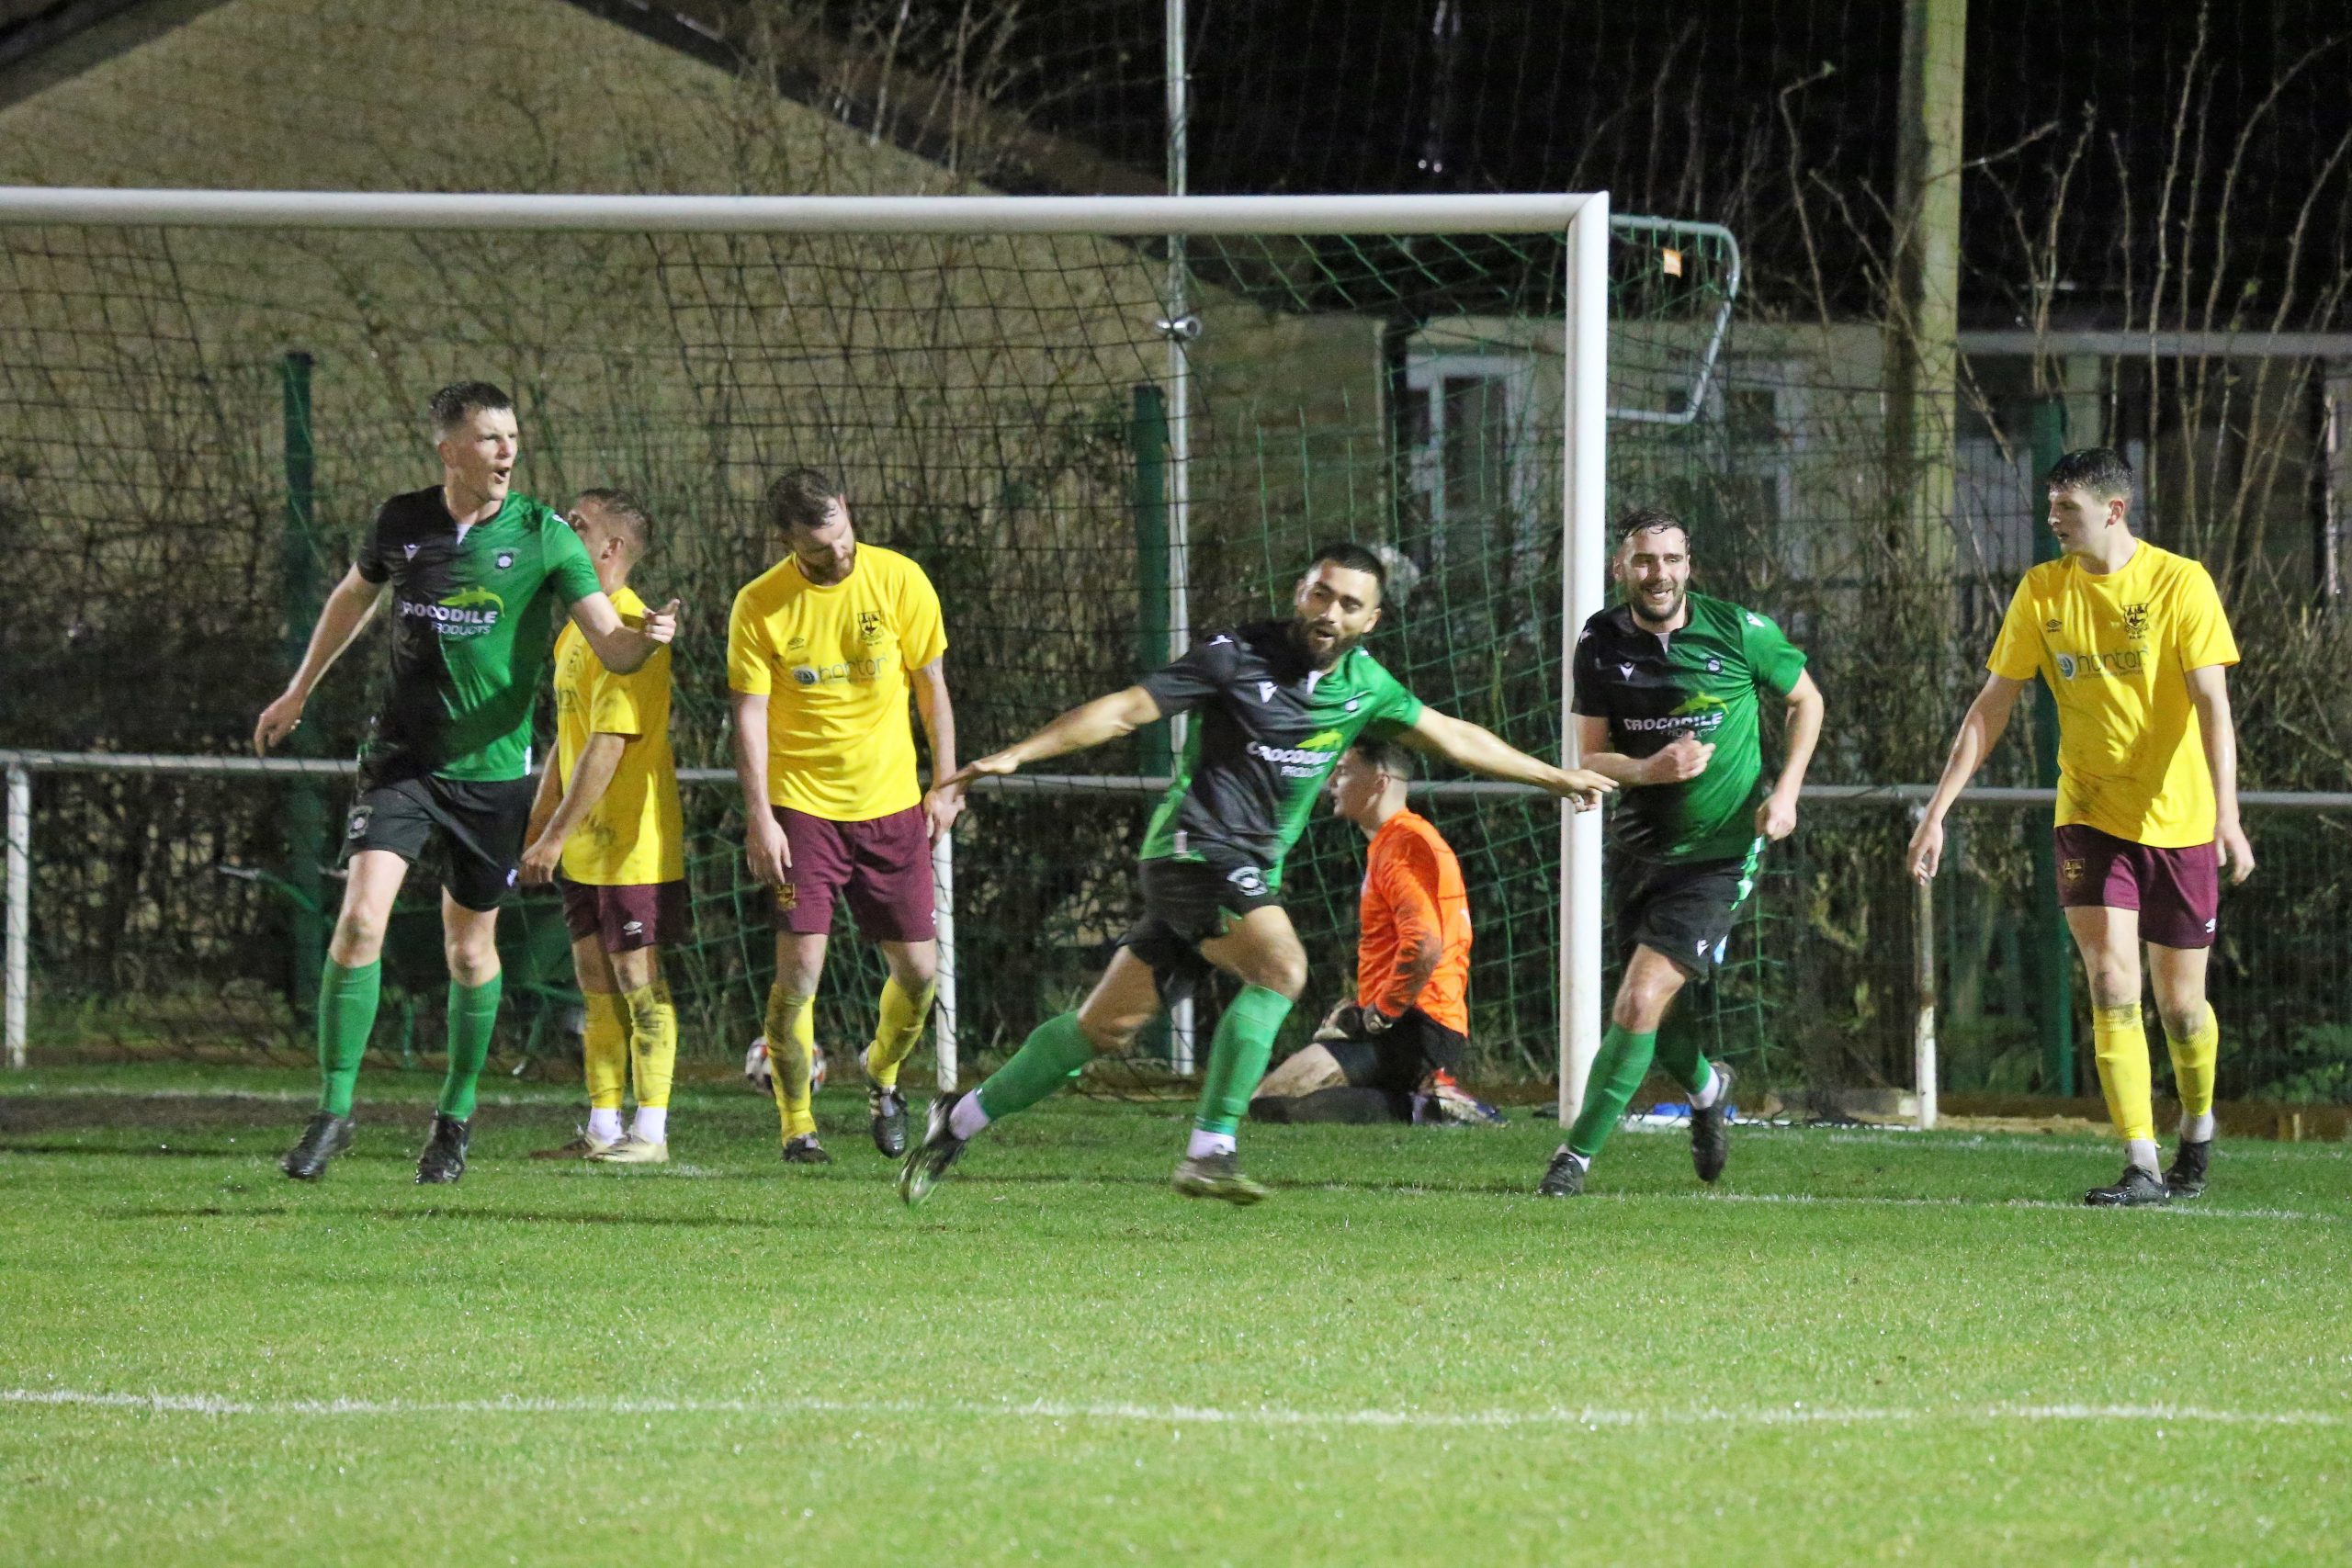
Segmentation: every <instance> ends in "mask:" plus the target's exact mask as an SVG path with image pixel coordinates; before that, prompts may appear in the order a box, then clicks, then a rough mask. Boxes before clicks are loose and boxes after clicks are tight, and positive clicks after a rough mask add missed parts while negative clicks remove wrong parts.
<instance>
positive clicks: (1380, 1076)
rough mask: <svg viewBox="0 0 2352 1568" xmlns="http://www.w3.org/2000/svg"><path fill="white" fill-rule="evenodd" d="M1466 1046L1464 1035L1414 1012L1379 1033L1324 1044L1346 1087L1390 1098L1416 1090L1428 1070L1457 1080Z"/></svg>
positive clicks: (1410, 1093)
mask: <svg viewBox="0 0 2352 1568" xmlns="http://www.w3.org/2000/svg"><path fill="white" fill-rule="evenodd" d="M1469 1048H1470V1038H1469V1036H1468V1035H1465V1034H1456V1033H1455V1032H1453V1030H1451V1029H1448V1028H1447V1027H1446V1026H1445V1025H1443V1024H1442V1023H1440V1022H1439V1021H1437V1020H1435V1019H1433V1018H1431V1017H1430V1015H1429V1014H1427V1013H1425V1012H1423V1011H1422V1010H1420V1009H1419V1008H1407V1009H1406V1010H1404V1012H1403V1013H1402V1014H1401V1015H1400V1016H1399V1017H1398V1018H1397V1021H1396V1022H1394V1023H1392V1024H1390V1025H1389V1026H1388V1027H1387V1028H1386V1029H1385V1030H1384V1031H1382V1032H1380V1033H1378V1034H1363V1035H1359V1036H1357V1037H1355V1038H1353V1039H1349V1040H1326V1041H1325V1042H1323V1049H1325V1050H1326V1051H1329V1052H1330V1053H1331V1059H1332V1060H1333V1061H1335V1062H1337V1063H1339V1064H1340V1072H1342V1073H1344V1074H1346V1075H1347V1079H1348V1085H1349V1087H1350V1088H1351V1089H1383V1090H1385V1091H1386V1092H1387V1093H1389V1094H1392V1095H1412V1094H1416V1093H1418V1092H1419V1090H1420V1087H1421V1080H1422V1079H1423V1078H1425V1077H1429V1076H1430V1073H1432V1072H1446V1073H1451V1074H1453V1076H1454V1077H1461V1076H1462V1055H1463V1053H1464V1051H1466V1050H1468V1049H1469Z"/></svg>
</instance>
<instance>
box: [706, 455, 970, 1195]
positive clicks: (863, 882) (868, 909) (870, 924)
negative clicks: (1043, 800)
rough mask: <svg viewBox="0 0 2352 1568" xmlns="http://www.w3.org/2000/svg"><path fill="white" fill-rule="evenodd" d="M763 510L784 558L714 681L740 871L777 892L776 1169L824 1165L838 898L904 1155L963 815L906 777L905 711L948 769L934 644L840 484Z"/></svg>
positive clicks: (940, 670)
mask: <svg viewBox="0 0 2352 1568" xmlns="http://www.w3.org/2000/svg"><path fill="white" fill-rule="evenodd" d="M763 512H764V515H765V517H766V520H767V522H768V524H769V525H770V526H771V527H773V528H775V531H776V532H777V534H778V535H779V536H780V537H781V538H782V541H783V544H784V546H785V549H786V555H785V558H784V559H783V560H781V561H779V562H777V563H776V565H775V566H774V567H772V568H770V569H769V570H767V571H765V572H763V573H762V574H761V575H760V576H759V577H756V578H754V579H752V581H751V582H750V583H748V584H746V585H745V587H744V588H743V591H742V592H740V593H738V594H736V596H735V610H734V614H733V615H732V616H731V617H730V618H729V622H728V626H727V683H728V685H729V687H730V688H731V689H732V690H733V692H734V694H735V770H736V775H737V778H738V779H739V780H740V782H741V784H742V789H743V815H744V822H745V832H744V857H745V859H746V861H747V862H748V863H749V864H750V867H751V873H752V876H753V877H754V878H756V879H757V880H758V881H760V882H761V883H762V884H763V885H764V886H768V887H770V888H773V889H774V890H775V931H776V936H775V985H774V987H772V988H771V989H770V991H769V993H768V1005H767V1040H768V1060H769V1063H770V1065H771V1067H772V1071H773V1082H774V1085H775V1103H776V1116H777V1120H778V1122H779V1123H780V1125H781V1128H782V1132H783V1137H784V1157H785V1159H786V1161H788V1162H790V1163H793V1164H797V1165H822V1164H826V1163H828V1162H830V1161H831V1158H832V1156H831V1155H829V1154H827V1153H826V1152H825V1150H824V1147H823V1145H820V1143H819V1142H818V1140H817V1122H816V1118H815V1116H814V1115H813V1113H812V1112H811V1110H810V1105H809V1099H810V1086H809V1066H810V1057H811V1055H812V1054H813V1051H814V1048H815V1044H816V1028H815V1021H814V1017H813V1009H814V1003H815V998H816V994H817V982H818V979H819V978H820V976H821V975H822V974H823V972H824V966H825V944H826V942H827V940H828V935H829V933H830V932H831V930H832V924H833V905H834V903H835V901H836V900H839V899H844V898H845V899H846V900H847V901H848V903H849V908H850V914H851V916H852V917H853V918H854V919H855V921H856V924H857V929H858V931H859V932H860V933H861V934H862V935H864V936H865V938H866V940H867V941H869V942H873V943H874V944H875V945H876V947H878V948H880V949H881V952H882V958H883V962H884V963H885V964H887V965H888V968H889V972H890V973H889V977H888V979H887V980H886V981H884V983H883V986H882V999H881V1009H880V1018H879V1020H878V1021H877V1023H876V1027H875V1032H874V1039H873V1042H872V1043H870V1044H869V1045H868V1046H867V1047H866V1049H865V1077H866V1085H867V1089H866V1109H867V1112H868V1116H869V1120H870V1123H871V1130H872V1133H873V1136H874V1145H875V1147H876V1148H877V1149H879V1150H881V1151H882V1153H883V1154H885V1155H887V1156H891V1157H893V1158H895V1157H897V1156H899V1155H901V1154H903V1153H904V1152H905V1151H906V1143H907V1108H906V1100H905V1098H904V1097H903V1096H902V1095H901V1094H900V1093H899V1064H900V1063H902V1062H904V1061H905V1060H906V1058H907V1055H908V1053H910V1051H912V1050H913V1049H914V1047H915V1043H916V1042H917V1041H918V1040H920V1039H921V1038H922V1030H923V1024H924V1022H925V1021H926V1020H928V1019H929V1017H930V1016H931V999H932V989H933V984H934V983H935V981H936V979H937V977H938V974H939V944H938V942H937V941H936V940H935V934H936V933H935V931H934V928H933V923H932V921H933V895H932V877H931V847H932V845H933V842H934V841H936V840H937V839H938V838H939V837H940V835H941V834H943V833H944V832H946V831H947V830H948V829H949V828H950V827H951V826H953V824H954V823H955V820H956V815H957V814H958V813H959V812H960V811H961V810H962V809H963V803H962V798H961V794H960V792H949V793H948V794H946V795H942V794H941V793H940V792H939V791H938V790H936V789H934V790H933V791H932V792H931V793H930V794H929V795H925V794H924V793H923V792H922V788H921V787H920V785H918V784H917V783H916V779H915V742H914V730H913V727H912V725H911V724H910V723H909V721H908V717H907V699H908V696H909V694H912V696H913V698H914V705H915V710H916V711H917V712H918V713H920V714H921V715H922V724H923V729H924V732H925V734H926V736H927V737H928V739H929V740H930V742H931V766H932V776H933V778H934V779H944V778H945V777H947V776H948V775H949V774H951V773H954V772H955V771H956V716H955V712H954V709H953V708H952V707H951V705H949V702H948V697H947V673H946V665H945V663H944V656H945V654H946V651H947V636H946V633H945V631H944V629H943V628H942V626H941V624H940V615H939V596H938V595H937V594H936V593H934V592H933V591H932V586H931V580H930V579H929V578H927V577H925V576H924V575H923V572H922V568H921V567H919V566H917V565H916V564H915V563H914V562H913V561H911V560H910V559H908V558H906V557H905V556H902V555H899V553H898V552H897V551H895V550H886V549H884V548H882V547H880V546H878V545H867V544H861V543H859V542H858V539H857V536H856V530H855V527H854V525H853V524H852V522H851V519H850V510H849V501H848V498H847V497H846V496H845V495H843V493H842V488H841V486H839V485H838V484H836V483H834V482H833V480H832V479H830V478H828V477H827V476H826V475H824V474H822V473H820V472H819V471H818V470H816V469H814V468H795V469H793V470H792V471H790V472H789V473H786V474H785V475H783V476H782V477H781V478H779V479H776V481H775V483H774V484H772V485H770V486H769V487H768V491H767V497H766V500H765V502H764V504H763Z"/></svg>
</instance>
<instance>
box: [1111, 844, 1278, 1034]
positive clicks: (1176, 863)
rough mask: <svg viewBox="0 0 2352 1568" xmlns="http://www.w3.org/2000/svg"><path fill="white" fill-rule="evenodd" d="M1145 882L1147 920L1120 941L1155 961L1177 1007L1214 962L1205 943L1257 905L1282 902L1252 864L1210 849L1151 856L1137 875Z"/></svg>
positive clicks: (1166, 994)
mask: <svg viewBox="0 0 2352 1568" xmlns="http://www.w3.org/2000/svg"><path fill="white" fill-rule="evenodd" d="M1137 880H1138V881H1140V882H1141V883H1142V885H1143V919H1139V920H1137V921H1136V923H1135V924H1134V925H1133V926H1130V927H1129V928H1128V929H1127V934H1126V935H1125V936H1123V937H1121V938H1120V939H1119V945H1120V946H1121V947H1124V948H1125V949H1127V951H1129V952H1130V953H1134V954H1135V955H1136V957H1137V958H1140V959H1142V960H1143V961H1144V962H1145V963H1146V964H1149V965H1151V977H1152V979H1153V981H1154V982H1155V983H1156V984H1157V985H1158V986H1159V999H1160V1001H1161V1003H1162V1004H1163V1005H1165V1006H1168V1007H1173V1006H1175V1005H1176V1003H1177V1002H1178V1001H1179V1000H1181V999H1182V998H1185V997H1189V996H1191V995H1192V994H1193V992H1194V991H1195V990H1196V989H1198V988H1199V987H1200V984H1201V982H1202V981H1203V980H1204V979H1205V978H1207V976H1208V974H1209V971H1210V969H1211V968H1212V967H1213V965H1211V964H1210V963H1209V961H1208V960H1207V959H1205V958H1204V957H1202V956H1201V943H1203V942H1207V941H1209V940H1210V939H1211V938H1213V937H1218V936H1222V935H1224V934H1225V933H1226V931H1228V930H1230V929H1231V928H1232V925H1233V922H1234V921H1235V920H1237V919H1239V918H1240V917H1242V916H1243V915H1246V914H1248V913H1249V912H1250V910H1252V909H1262V908H1265V907H1266V906H1267V905H1269V904H1280V903H1281V902H1282V900H1281V899H1280V898H1278V897H1275V895H1274V890H1273V888H1272V886H1271V885H1270V884H1269V883H1268V882H1267V880H1266V870H1265V868H1264V867H1263V866H1261V865H1258V864H1256V863H1253V862H1250V861H1244V860H1242V859H1240V858H1238V857H1237V856H1233V855H1227V854H1221V853H1219V852H1216V851H1214V850H1213V851H1210V852H1207V853H1205V854H1203V855H1201V856H1200V857H1198V858H1197V859H1188V860H1172V859H1170V860H1148V861H1146V862H1144V863H1143V866H1142V869H1141V873H1140V874H1139V876H1138V878H1137Z"/></svg>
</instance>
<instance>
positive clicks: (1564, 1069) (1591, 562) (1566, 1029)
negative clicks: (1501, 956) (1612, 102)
mask: <svg viewBox="0 0 2352 1568" xmlns="http://www.w3.org/2000/svg"><path fill="white" fill-rule="evenodd" d="M1567 251H1568V256H1567V319H1568V321H1567V363H1566V376H1565V378H1564V381H1565V387H1564V390H1565V393H1566V397H1565V402H1564V408H1563V412H1565V413H1566V419H1565V420H1564V421H1563V423H1564V424H1565V425H1566V451H1565V452H1564V453H1563V454H1562V456H1563V458H1564V461H1563V462H1562V464H1561V470H1562V479H1563V483H1564V485H1565V487H1566V495H1565V504H1564V505H1563V507H1562V509H1561V527H1562V529H1563V531H1564V536H1563V538H1562V540H1561V548H1560V576H1561V583H1560V760H1561V763H1562V765H1563V766H1574V765H1575V764H1576V763H1577V761H1581V759H1580V758H1579V757H1578V755H1577V723H1576V716H1575V714H1574V712H1572V711H1571V710H1572V705H1573V703H1574V700H1575V673H1574V672H1575V659H1576V651H1577V633H1578V632H1580V631H1581V630H1583V628H1584V623H1585V618H1586V617H1587V616H1589V615H1591V614H1593V612H1595V611H1596V610H1599V609H1600V606H1601V600H1602V594H1603V592H1604V579H1605V577H1606V572H1607V564H1608V548H1607V545H1606V540H1607V536H1608V532H1609V523H1608V506H1609V444H1608V428H1609V427H1608V418H1609V194H1608V192H1606V191H1602V192H1600V193H1598V194H1596V195H1594V196H1592V197H1589V199H1588V200H1586V202H1585V203H1584V205H1583V206H1581V207H1579V208H1578V209H1577V213H1576V216H1575V217H1573V218H1571V219H1570V220H1568V245H1567ZM1600 941H1601V936H1600V812H1598V811H1583V812H1580V811H1577V809H1576V807H1575V806H1574V805H1573V803H1571V802H1568V801H1562V802H1561V803H1560V1105H1559V1111H1560V1134H1561V1136H1563V1137H1566V1135H1567V1131H1568V1128H1569V1127H1570V1126H1571V1125H1573V1124H1574V1123H1575V1122H1576V1119H1577V1111H1579V1110H1581V1109H1582V1108H1583V1106H1584V1089H1585V1080H1586V1079H1587V1078H1589V1077H1590V1076H1591V1074H1592V1061H1593V1058H1594V1057H1595V1056H1597V1055H1600V1012H1601V1007H1602V1001H1601V995H1600Z"/></svg>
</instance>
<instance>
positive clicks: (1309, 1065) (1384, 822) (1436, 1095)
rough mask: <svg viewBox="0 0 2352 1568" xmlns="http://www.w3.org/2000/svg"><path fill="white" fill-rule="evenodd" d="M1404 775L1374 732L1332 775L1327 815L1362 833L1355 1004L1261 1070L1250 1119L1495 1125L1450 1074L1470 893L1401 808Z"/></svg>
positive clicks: (1387, 743) (1397, 751) (1463, 999)
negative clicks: (1299, 1047)
mask: <svg viewBox="0 0 2352 1568" xmlns="http://www.w3.org/2000/svg"><path fill="white" fill-rule="evenodd" d="M1412 776H1413V754H1412V752H1410V751H1409V750H1407V749H1406V748H1405V746H1404V745H1403V744H1402V743H1401V742H1399V741H1397V740H1395V739H1390V738H1388V737H1385V736H1375V735H1362V736H1358V737H1357V738H1356V743H1355V744H1354V745H1353V746H1352V747H1351V748H1349V750H1348V751H1347V752H1346V754H1345V755H1343V756H1341V757H1340V761H1339V765H1338V766H1337V767H1336V768H1334V769H1332V771H1331V807H1332V810H1333V811H1334V812H1336V813H1337V814H1338V815H1340V817H1343V818H1346V819H1347V820H1348V821H1350V822H1352V823H1353V824H1355V826H1356V827H1357V828H1358V829H1361V830H1362V831H1363V835H1364V837H1365V838H1367V839H1369V840H1372V842H1371V848H1370V850H1369V852H1368V853H1367V855H1366V857H1365V862H1364V874H1363V896H1362V897H1361V899H1360V900H1359V901H1358V905H1357V923H1358V931H1359V935H1358V937H1357V942H1356V984H1355V999H1354V1000H1352V1001H1349V1002H1343V1003H1341V1004H1340V1006H1338V1007H1336V1008H1334V1009H1332V1010H1331V1013H1330V1015H1329V1017H1328V1018H1326V1019H1325V1020H1324V1021H1323V1027H1322V1028H1321V1029H1320V1030H1318V1031H1317V1033H1316V1036H1315V1041H1314V1043H1312V1044H1309V1045H1308V1046H1306V1049H1304V1050H1301V1051H1298V1052H1295V1053H1294V1054H1293V1055H1291V1056H1290V1057H1289V1058H1288V1059H1287V1060H1285V1061H1284V1062H1283V1065H1282V1066H1279V1067H1277V1068H1275V1069H1274V1070H1273V1071H1272V1073H1269V1074H1268V1075H1267V1076H1266V1081H1265V1082H1264V1084H1262V1085H1261V1086H1260V1092H1259V1095H1258V1097H1257V1098H1256V1099H1254V1100H1251V1101H1250V1116H1251V1118H1252V1119H1253V1120H1257V1121H1261V1122H1408V1121H1409V1122H1500V1121H1501V1120H1502V1118H1501V1116H1500V1115H1498V1113H1497V1112H1496V1111H1494V1109H1493V1108H1492V1107H1490V1106H1487V1105H1482V1104H1481V1103H1479V1102H1478V1101H1477V1100H1474V1099H1472V1098H1471V1097H1470V1096H1469V1095H1468V1094H1466V1093H1464V1091H1463V1089H1462V1088H1461V1086H1460V1084H1459V1083H1458V1082H1457V1081H1456V1077H1457V1075H1459V1073H1460V1072H1461V1070H1462V1059H1463V1055H1464V1052H1465V1051H1466V1050H1467V1049H1468V1048H1469V1043H1470V1040H1469V1033H1470V1008H1469V1002H1468V997H1467V991H1468V988H1469V984H1470V898H1469V895H1468V893H1467V892H1466V891H1465V890H1464V887H1463V884H1462V863H1461V862H1460V861H1458V860H1456V859H1455V858H1454V854H1453V848H1452V846H1450V845H1449V844H1447V843H1446V841H1445V840H1444V838H1443V837H1442V835H1441V834H1440V833H1439V832H1438V830H1437V829H1436V828H1435V827H1434V826H1432V825H1431V824H1430V820H1429V818H1425V817H1423V816H1421V815H1420V814H1419V812H1416V811H1414V810H1412V809H1411V808H1409V807H1408V806H1407V805H1406V804H1405V791H1406V786H1407V784H1408V782H1409V781H1410V780H1411V778H1412Z"/></svg>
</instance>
